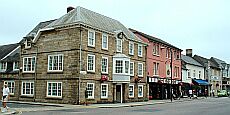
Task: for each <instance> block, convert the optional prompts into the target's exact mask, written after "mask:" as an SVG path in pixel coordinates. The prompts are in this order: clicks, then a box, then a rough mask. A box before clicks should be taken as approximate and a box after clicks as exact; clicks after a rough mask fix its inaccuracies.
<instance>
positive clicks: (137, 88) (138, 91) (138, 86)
mask: <svg viewBox="0 0 230 115" xmlns="http://www.w3.org/2000/svg"><path fill="white" fill-rule="evenodd" d="M140 87H141V89H142V90H141V95H140V93H139V90H140V89H139V88H140ZM137 89H138V97H144V95H143V90H144V88H143V85H138V88H137Z"/></svg>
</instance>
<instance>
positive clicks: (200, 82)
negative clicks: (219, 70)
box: [193, 79, 209, 85]
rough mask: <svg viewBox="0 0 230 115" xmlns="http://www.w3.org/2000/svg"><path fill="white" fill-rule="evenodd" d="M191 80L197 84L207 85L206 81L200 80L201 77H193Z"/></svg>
mask: <svg viewBox="0 0 230 115" xmlns="http://www.w3.org/2000/svg"><path fill="white" fill-rule="evenodd" d="M193 81H194V82H195V84H198V85H209V83H208V82H207V81H205V80H202V79H193Z"/></svg>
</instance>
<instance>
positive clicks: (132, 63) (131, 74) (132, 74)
mask: <svg viewBox="0 0 230 115" xmlns="http://www.w3.org/2000/svg"><path fill="white" fill-rule="evenodd" d="M131 65H132V70H131ZM129 66H130V76H134V67H135V66H134V62H130V65H129ZM131 72H132V73H131Z"/></svg>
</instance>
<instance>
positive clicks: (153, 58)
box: [130, 29, 182, 99]
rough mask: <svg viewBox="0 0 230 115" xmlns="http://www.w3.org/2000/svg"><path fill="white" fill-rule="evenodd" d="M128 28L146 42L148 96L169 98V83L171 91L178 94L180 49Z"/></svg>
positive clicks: (151, 97)
mask: <svg viewBox="0 0 230 115" xmlns="http://www.w3.org/2000/svg"><path fill="white" fill-rule="evenodd" d="M130 30H131V31H132V32H133V33H134V34H135V35H137V36H138V37H139V38H141V39H142V40H143V41H144V42H146V43H148V46H147V57H146V58H147V67H146V70H147V71H146V72H147V73H146V75H147V79H148V83H149V98H150V99H168V98H170V92H171V91H170V84H172V93H173V94H175V95H176V96H177V94H179V90H180V82H181V60H180V58H181V57H180V56H181V52H182V50H181V49H179V48H177V47H175V46H173V45H171V44H169V43H167V42H165V41H163V40H161V39H159V38H155V37H153V36H150V35H147V34H145V33H142V32H139V31H137V30H133V29H130ZM171 61H172V76H171ZM171 77H172V80H171ZM171 81H172V83H171Z"/></svg>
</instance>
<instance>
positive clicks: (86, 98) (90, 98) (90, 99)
mask: <svg viewBox="0 0 230 115" xmlns="http://www.w3.org/2000/svg"><path fill="white" fill-rule="evenodd" d="M86 99H87V100H94V98H86Z"/></svg>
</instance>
